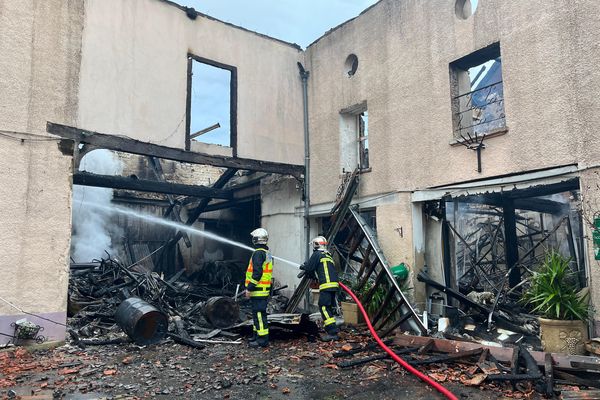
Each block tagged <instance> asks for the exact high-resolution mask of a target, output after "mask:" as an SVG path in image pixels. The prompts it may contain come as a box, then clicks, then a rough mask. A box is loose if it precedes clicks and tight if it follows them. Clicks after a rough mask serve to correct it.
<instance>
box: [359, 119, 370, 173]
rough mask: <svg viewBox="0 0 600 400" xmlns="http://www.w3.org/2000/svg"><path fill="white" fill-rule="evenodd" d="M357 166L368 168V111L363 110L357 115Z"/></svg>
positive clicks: (362, 168) (363, 168)
mask: <svg viewBox="0 0 600 400" xmlns="http://www.w3.org/2000/svg"><path fill="white" fill-rule="evenodd" d="M357 126H358V154H359V157H360V159H359V165H358V166H359V168H360V169H361V170H365V169H369V165H370V164H369V112H368V111H364V112H362V113H360V114H358V116H357Z"/></svg>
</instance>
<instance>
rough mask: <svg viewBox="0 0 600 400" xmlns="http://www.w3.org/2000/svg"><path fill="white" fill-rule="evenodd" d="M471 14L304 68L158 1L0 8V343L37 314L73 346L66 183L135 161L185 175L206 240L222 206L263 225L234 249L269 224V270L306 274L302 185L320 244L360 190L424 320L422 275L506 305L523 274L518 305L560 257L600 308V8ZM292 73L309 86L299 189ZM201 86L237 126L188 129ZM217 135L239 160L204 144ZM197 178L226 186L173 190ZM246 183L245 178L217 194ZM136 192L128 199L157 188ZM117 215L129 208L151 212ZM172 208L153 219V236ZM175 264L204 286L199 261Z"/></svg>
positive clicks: (309, 60) (455, 5)
mask: <svg viewBox="0 0 600 400" xmlns="http://www.w3.org/2000/svg"><path fill="white" fill-rule="evenodd" d="M473 5H474V4H471V2H470V1H469V0H434V1H422V0H382V1H380V2H378V3H377V4H375V5H374V6H372V7H370V8H369V9H367V10H365V11H364V12H363V13H362V14H361V15H360V16H358V17H356V18H355V19H353V20H350V21H348V22H346V23H344V24H342V25H340V26H338V27H336V28H334V29H332V30H331V31H330V32H328V33H326V34H325V35H324V36H323V37H321V38H320V39H318V40H317V41H316V42H314V43H313V44H311V45H310V46H309V47H308V48H307V49H306V50H304V51H303V50H302V49H301V48H299V47H298V46H296V45H293V44H289V43H286V42H283V41H280V40H277V39H273V38H269V37H267V36H264V35H261V34H257V33H254V32H251V31H248V30H246V29H243V28H240V27H237V26H233V25H231V24H228V23H224V22H221V21H218V20H215V19H214V18H212V17H209V16H206V15H202V14H200V13H197V12H196V11H195V10H193V9H188V8H185V7H181V6H178V5H177V4H175V3H173V2H170V1H166V0H131V1H112V2H106V1H101V0H85V1H82V0H73V1H59V0H50V1H45V2H25V3H23V2H20V1H15V0H0V21H1V22H2V23H1V24H0V34H1V36H2V37H3V38H9V40H2V42H1V43H0V49H1V54H3V55H5V57H3V58H2V60H1V61H0V88H1V89H2V93H3V94H4V96H2V98H1V99H0V109H1V110H2V112H1V113H0V133H1V135H0V141H2V146H0V156H1V157H0V163H1V164H2V166H3V167H4V170H5V174H4V175H3V185H2V186H1V188H0V200H1V201H2V204H3V205H4V209H5V219H4V220H5V223H4V224H2V225H1V226H0V239H1V240H2V245H1V249H2V251H1V252H0V265H2V270H3V276H4V277H5V281H4V282H5V283H4V285H3V287H2V289H0V297H2V299H3V300H4V301H0V332H6V331H10V329H11V328H10V324H11V323H13V322H14V321H15V320H17V319H20V318H22V317H23V316H24V314H23V311H24V310H25V311H28V312H32V313H35V314H37V315H39V316H41V317H44V318H47V319H48V320H52V321H56V322H59V324H55V323H51V322H48V321H46V320H43V319H36V317H32V316H28V318H31V319H32V320H33V321H34V322H36V323H39V324H40V325H43V326H44V327H45V329H46V331H45V332H46V334H47V336H48V337H49V338H50V339H51V340H62V339H63V338H64V326H62V325H60V323H63V322H64V321H65V319H66V312H67V285H68V279H69V264H70V259H69V257H70V245H71V234H72V223H71V222H72V221H71V215H72V209H73V207H75V204H74V202H73V200H72V191H73V183H74V182H75V183H76V184H90V180H92V181H93V182H94V183H93V185H101V182H104V181H103V179H105V180H106V179H108V178H106V177H102V176H101V177H98V176H89V175H85V174H82V170H81V168H79V166H80V165H79V164H80V160H81V156H82V154H84V153H86V152H87V151H89V150H90V149H108V150H110V151H119V152H124V153H129V154H136V155H137V156H136V157H141V158H144V160H145V161H143V162H144V163H145V164H144V165H145V166H147V167H151V163H152V162H153V161H148V160H149V158H148V157H150V158H153V157H154V158H163V159H167V160H170V161H169V162H174V163H176V164H177V165H179V164H181V163H187V164H186V165H187V167H178V166H175V167H173V168H174V170H175V169H178V170H179V171H180V173H178V174H173V175H172V176H169V177H168V178H167V180H169V179H170V180H171V183H175V181H177V183H178V184H180V185H186V187H181V186H178V187H176V188H174V187H173V186H169V187H168V189H165V187H164V186H161V189H160V190H171V191H172V193H174V192H173V191H175V192H176V191H181V190H186V191H188V190H197V189H190V188H189V186H196V187H201V189H200V190H201V191H204V192H202V193H204V194H203V196H204V197H201V196H200V197H198V196H199V194H198V193H199V192H198V191H196V192H194V193H196V195H197V197H196V200H195V201H194V202H192V204H191V205H189V204H183V207H181V215H180V218H181V220H182V221H184V222H185V221H186V220H189V219H190V218H191V219H193V221H192V223H196V225H195V226H197V227H198V228H200V229H204V228H208V227H210V226H211V224H213V225H214V224H215V221H217V220H226V219H228V218H229V219H230V220H231V219H233V220H235V219H240V218H242V217H240V215H241V214H244V213H245V214H248V213H249V211H248V212H247V213H246V212H245V211H244V212H240V211H238V214H235V212H233V213H228V211H223V209H225V208H227V205H231V206H233V205H235V206H239V204H241V203H243V204H246V205H248V204H252V205H253V206H252V207H251V208H248V210H250V209H252V210H254V211H253V212H258V214H257V215H254V216H252V217H251V218H250V219H251V220H252V221H250V220H248V221H246V222H245V223H244V224H241V225H239V226H238V229H236V228H235V225H232V224H230V225H228V226H229V227H228V228H227V229H228V231H227V232H224V234H225V233H226V234H228V235H231V234H233V231H237V230H239V232H236V234H238V235H240V236H239V237H241V235H242V234H246V233H247V232H246V230H247V228H248V227H249V226H250V225H252V224H257V223H260V225H262V226H263V227H265V228H267V230H269V232H270V234H271V241H270V244H271V246H272V249H273V251H274V253H275V254H276V255H278V256H280V257H284V258H286V259H289V260H293V261H301V260H302V259H303V258H304V256H305V250H306V243H307V242H308V240H309V237H307V234H306V233H305V225H304V224H305V222H304V208H303V207H304V203H303V190H302V189H303V187H302V186H303V184H304V183H305V182H308V183H309V189H310V191H309V193H310V199H309V203H310V209H309V215H310V229H311V232H310V234H311V235H316V234H320V233H323V232H325V231H326V229H327V224H328V223H329V222H328V219H327V217H328V216H329V214H330V212H331V210H332V208H333V206H334V205H335V203H336V200H339V197H340V196H339V194H340V187H343V183H344V182H346V181H347V176H348V174H350V173H352V172H353V171H354V170H356V169H358V172H359V179H358V188H357V191H356V194H355V196H354V198H353V204H354V205H356V206H357V207H358V208H357V209H356V210H355V212H356V213H359V214H360V215H362V217H363V219H364V221H366V222H367V223H368V225H369V227H370V228H369V229H371V230H372V231H373V232H374V234H376V238H377V241H378V245H379V246H380V249H379V248H378V250H381V251H382V252H383V253H385V256H386V257H387V259H388V261H389V263H390V264H391V265H397V264H401V263H404V264H405V265H407V266H408V267H409V269H410V270H411V275H410V277H409V282H410V285H411V286H413V287H414V291H413V296H412V297H413V299H412V300H413V302H414V303H415V305H416V308H417V309H419V310H421V311H422V310H425V309H427V303H428V301H429V300H430V299H431V297H432V296H435V295H436V290H434V289H432V288H427V287H426V286H425V285H424V284H423V283H422V282H419V281H418V280H417V275H418V274H419V273H420V272H423V271H426V272H427V274H428V276H429V277H430V278H432V279H434V280H436V281H438V282H441V283H443V284H445V285H447V286H451V287H455V288H457V289H458V288H459V287H460V286H461V285H462V286H466V287H467V290H468V287H469V286H471V288H477V290H483V291H489V292H492V293H493V294H494V295H497V294H498V293H499V292H500V291H502V287H503V286H502V285H503V283H504V282H503V279H504V278H503V277H504V275H506V272H507V271H509V270H511V268H512V267H515V266H517V267H515V268H512V271H513V272H512V273H511V274H509V275H510V276H508V277H507V281H508V282H507V287H514V286H516V285H517V284H518V282H519V279H520V278H521V276H522V275H523V274H525V273H526V272H524V271H525V269H531V268H533V267H534V265H535V264H536V262H538V261H539V258H540V256H541V255H542V254H543V251H542V250H544V249H550V248H554V249H557V250H559V251H561V252H562V253H564V254H565V255H566V256H568V257H571V258H572V259H573V262H574V268H576V269H577V271H578V272H580V276H581V286H587V287H589V289H590V292H591V298H592V302H593V304H595V305H598V304H600V289H599V288H598V287H597V283H596V281H597V280H598V279H600V275H599V274H598V270H597V267H598V263H597V261H596V260H595V257H594V244H593V241H592V234H593V232H592V224H590V223H589V221H593V219H594V216H595V215H596V213H597V212H600V209H599V208H598V205H599V204H600V189H598V182H599V179H598V172H599V171H600V167H599V165H600V156H599V154H600V144H599V143H600V141H599V140H598V138H599V137H598V130H599V128H600V126H599V123H598V116H599V115H600V102H599V101H598V100H597V98H596V96H595V94H596V93H597V92H598V90H599V89H600V72H598V68H597V64H598V61H599V60H600V48H599V47H598V44H597V39H596V37H595V32H596V31H598V30H599V29H598V28H600V18H598V16H599V15H600V5H599V4H597V2H596V1H593V0H584V1H580V2H570V3H568V2H564V1H559V0H555V1H541V0H533V1H529V2H518V1H512V0H511V1H506V0H479V2H478V5H477V8H476V10H474V11H473V8H474V7H472V6H473ZM298 63H301V64H302V65H303V66H304V68H305V69H306V70H307V71H309V72H310V75H309V76H308V78H307V83H308V87H307V89H308V127H309V141H308V142H309V143H310V147H309V152H308V156H309V159H310V174H309V175H308V176H307V177H304V176H303V173H304V170H303V165H304V162H305V152H304V143H305V141H304V140H305V137H304V128H305V124H304V121H303V88H302V80H301V77H300V75H299V73H298V67H297V64H298ZM204 70H206V71H212V72H214V73H215V74H217V73H219V74H224V76H226V82H227V85H226V86H227V90H226V91H225V92H224V95H223V96H222V98H221V99H220V101H223V102H226V103H227V104H229V107H228V110H229V112H228V113H226V115H225V116H219V118H214V119H210V118H208V119H207V120H205V119H202V118H201V116H202V113H201V112H200V113H195V112H194V110H197V109H198V107H199V106H198V104H200V103H197V102H200V101H201V97H202V93H201V90H202V89H200V88H197V87H195V83H194V79H195V76H196V77H197V76H199V74H200V71H204ZM209 76H210V75H209ZM215 76H216V75H215ZM211 90H212V88H211ZM215 90H217V89H215ZM198 91H200V92H198ZM195 95H197V98H196V97H195ZM198 99H200V100H198ZM206 111H207V112H210V109H208V110H206ZM199 115H200V117H198V116H199ZM209 117H211V118H212V116H209ZM48 122H50V123H51V124H50V125H48ZM216 123H219V126H221V127H223V128H224V129H226V135H225V138H224V139H223V140H220V141H214V142H213V143H211V141H210V140H208V141H203V140H199V138H202V136H203V135H205V134H207V132H209V131H210V130H211V129H214V127H215V126H216ZM71 127H73V128H71ZM221 139H222V138H221ZM147 158H148V159H147ZM125 164H127V163H125ZM130 164H131V163H130ZM190 165H203V166H206V165H208V166H211V168H216V169H217V171H216V172H215V170H213V172H214V173H215V174H214V176H213V175H212V173H213V172H210V173H209V172H206V173H205V174H201V175H202V177H200V176H199V175H198V174H194V173H190V174H188V173H187V172H185V171H184V172H181V171H182V169H186V168H187V169H188V170H189V169H191V168H192V167H190ZM130 167H131V165H130ZM203 168H204V167H203ZM136 171H137V172H136ZM227 171H229V172H227ZM235 171H249V173H239V172H238V173H237V174H238V176H237V178H236V179H238V183H239V186H238V187H237V188H235V187H233V189H231V188H230V187H227V188H228V189H227V190H225V191H221V190H222V189H223V187H224V186H225V185H226V183H227V181H229V179H230V178H233V174H234V173H235ZM167 172H168V171H167ZM188 172H189V171H188ZM228 173H229V174H230V175H231V176H229V177H228V178H227V179H221V178H222V177H223V176H224V175H225V174H228ZM122 174H123V176H122V178H127V180H126V181H119V182H120V183H119V184H120V185H122V186H123V187H127V188H129V189H130V190H136V189H135V188H136V187H137V188H138V189H139V187H140V185H142V186H143V184H144V183H146V182H148V181H153V180H156V179H157V177H158V175H153V174H150V175H148V176H137V175H139V170H135V168H130V169H128V170H126V171H123V172H122ZM134 174H135V175H136V177H135V179H134V178H132V177H131V176H129V175H134ZM253 174H254V175H253ZM257 174H258V175H257ZM267 174H268V175H269V176H267V177H265V178H263V175H267ZM167 175H168V174H167ZM215 178H216V180H215ZM132 180H137V181H138V182H137V183H132ZM140 182H141V183H140ZM216 183H222V186H218V187H215V185H216ZM106 185H109V186H110V185H115V181H114V180H110V182H109V183H107V184H106ZM111 187H116V186H111ZM205 189H206V190H205ZM209 189H212V191H210V190H209ZM230 189H231V190H230ZM207 190H209V191H207ZM163 193H166V192H163ZM186 193H191V192H186ZM114 195H115V196H114V198H113V202H114V203H117V204H127V205H129V206H130V205H131V204H133V203H134V202H136V201H137V203H136V204H138V205H139V206H140V207H142V206H143V207H147V206H148V204H150V203H152V202H153V201H154V200H156V199H143V200H140V199H134V200H132V199H131V196H128V194H127V193H123V192H115V193H114ZM211 196H212V197H211ZM218 196H220V197H218ZM189 197H191V198H193V197H194V196H193V195H190V196H189ZM199 198H200V199H207V198H211V199H212V198H218V199H219V200H217V201H216V202H215V201H213V202H205V204H204V208H206V207H208V211H210V212H212V213H216V214H212V215H208V214H203V218H204V219H203V220H202V221H199V222H196V220H197V219H198V216H199V215H200V214H198V215H195V214H194V211H200V213H202V212H203V211H204V208H202V207H200V205H202V204H203V203H202V202H203V200H198V199H199ZM167 200H168V199H167V198H165V197H161V198H160V201H158V202H157V201H154V203H152V205H151V206H152V207H158V208H156V209H155V211H156V213H157V214H161V213H163V212H164V211H165V210H167V209H169V207H170V206H171V204H169V201H167ZM142 203H143V204H142ZM218 204H225V205H224V206H219V205H218ZM211 207H212V208H211ZM244 207H245V206H242V207H241V208H239V209H238V210H245V209H244ZM200 208H202V210H200ZM259 209H260V210H259ZM192 217H195V218H192ZM136 229H138V230H140V231H141V230H143V229H144V227H143V226H138V227H137V228H136ZM242 231H243V232H242ZM161 240H162V239H161ZM178 246H179V248H180V249H181V250H180V253H181V254H182V257H183V259H184V261H183V263H184V265H185V267H186V269H187V268H190V269H193V268H194V267H193V265H192V264H193V260H194V259H196V258H197V257H199V255H198V253H199V252H200V253H202V252H203V251H204V246H205V245H204V243H203V242H202V241H199V242H197V243H195V246H194V243H192V247H191V248H189V247H187V246H186V245H185V243H184V242H183V241H182V242H180V243H179V244H178ZM357 248H358V246H357ZM357 248H354V250H355V251H356V249H357ZM372 248H373V249H374V248H375V247H373V246H372ZM190 249H191V250H190ZM209 250H210V249H209ZM213 250H214V249H213ZM213 250H211V251H213ZM348 258H350V257H348ZM525 261H527V263H525ZM523 267H526V268H523ZM296 272H297V271H296V270H295V269H294V268H289V267H284V266H283V265H282V268H280V269H276V270H275V278H276V279H278V280H279V282H280V283H282V284H287V285H288V286H289V288H290V289H292V288H294V286H295V285H297V283H298V281H297V279H296ZM445 301H448V300H445ZM9 303H10V304H12V305H10V304H9ZM598 319H599V318H598V317H597V316H596V320H598Z"/></svg>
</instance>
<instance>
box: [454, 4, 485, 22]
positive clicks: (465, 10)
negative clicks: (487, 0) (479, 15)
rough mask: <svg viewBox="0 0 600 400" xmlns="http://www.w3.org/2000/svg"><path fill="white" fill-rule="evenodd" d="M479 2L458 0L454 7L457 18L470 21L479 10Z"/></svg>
mask: <svg viewBox="0 0 600 400" xmlns="http://www.w3.org/2000/svg"><path fill="white" fill-rule="evenodd" d="M479 1H481V0H456V4H455V6H454V12H455V13H456V16H457V17H458V18H460V19H468V18H469V17H470V16H471V15H473V14H474V13H475V10H477V6H478V5H479Z"/></svg>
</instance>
